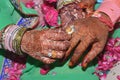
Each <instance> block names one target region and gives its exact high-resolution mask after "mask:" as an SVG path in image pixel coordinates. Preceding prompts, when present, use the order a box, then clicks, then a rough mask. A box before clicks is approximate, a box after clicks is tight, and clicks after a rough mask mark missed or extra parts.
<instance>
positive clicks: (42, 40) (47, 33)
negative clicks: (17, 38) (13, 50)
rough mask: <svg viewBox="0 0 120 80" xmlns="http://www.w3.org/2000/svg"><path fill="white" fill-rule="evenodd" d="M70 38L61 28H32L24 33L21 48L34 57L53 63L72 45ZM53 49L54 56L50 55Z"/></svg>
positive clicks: (46, 62)
mask: <svg viewBox="0 0 120 80" xmlns="http://www.w3.org/2000/svg"><path fill="white" fill-rule="evenodd" d="M28 36H29V37H28ZM70 38H71V36H70V35H68V34H67V33H66V32H64V31H62V30H61V29H45V30H41V31H40V30H30V31H27V32H26V33H25V34H24V35H23V38H22V41H21V48H22V51H23V52H25V53H27V54H28V55H30V56H32V57H33V58H35V59H37V60H40V61H42V62H43V63H45V64H51V63H53V62H55V61H56V59H61V58H63V56H64V54H65V52H66V51H67V49H68V48H69V46H70V42H69V40H70ZM51 51H52V55H53V56H49V55H48V53H49V52H51Z"/></svg>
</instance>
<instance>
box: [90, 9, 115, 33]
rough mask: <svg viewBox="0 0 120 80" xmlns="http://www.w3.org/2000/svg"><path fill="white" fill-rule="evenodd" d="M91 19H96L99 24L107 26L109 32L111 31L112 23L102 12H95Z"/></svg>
mask: <svg viewBox="0 0 120 80" xmlns="http://www.w3.org/2000/svg"><path fill="white" fill-rule="evenodd" d="M91 17H97V18H98V19H99V20H100V21H101V22H103V23H104V24H105V25H107V26H108V28H109V31H111V30H113V23H112V21H111V19H110V17H109V16H108V15H107V14H106V13H104V12H100V11H95V12H94V13H93V14H92V15H91Z"/></svg>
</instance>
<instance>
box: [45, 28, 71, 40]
mask: <svg viewBox="0 0 120 80" xmlns="http://www.w3.org/2000/svg"><path fill="white" fill-rule="evenodd" d="M45 37H46V38H48V39H51V40H55V41H58V40H60V41H63V40H70V38H71V35H69V34H67V33H66V32H65V31H62V30H61V29H57V30H54V29H53V30H50V32H46V33H45Z"/></svg>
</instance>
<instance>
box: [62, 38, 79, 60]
mask: <svg viewBox="0 0 120 80" xmlns="http://www.w3.org/2000/svg"><path fill="white" fill-rule="evenodd" d="M79 41H80V39H79V37H78V36H74V37H73V38H72V39H71V41H70V42H71V44H70V47H69V49H68V50H67V52H66V54H65V57H64V59H63V61H64V60H65V59H66V58H67V57H68V56H69V55H70V53H71V51H72V50H73V49H74V48H75V46H76V45H77V44H78V43H79Z"/></svg>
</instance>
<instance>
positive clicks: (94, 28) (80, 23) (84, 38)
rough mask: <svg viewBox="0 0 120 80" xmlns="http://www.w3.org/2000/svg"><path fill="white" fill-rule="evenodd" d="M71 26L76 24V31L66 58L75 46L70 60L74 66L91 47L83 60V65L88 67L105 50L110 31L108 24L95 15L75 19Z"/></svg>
mask: <svg viewBox="0 0 120 80" xmlns="http://www.w3.org/2000/svg"><path fill="white" fill-rule="evenodd" d="M71 26H72V28H73V26H74V33H73V34H72V39H71V40H70V42H71V46H70V47H69V49H68V51H67V52H66V55H65V59H66V58H67V57H68V56H69V55H70V53H71V51H72V50H73V49H74V48H75V50H74V54H73V55H72V58H71V60H70V62H69V66H70V67H72V66H74V65H75V64H76V63H77V62H78V60H79V58H80V57H81V56H82V55H83V53H84V52H85V51H86V50H87V48H88V47H91V49H90V51H89V52H88V53H87V54H86V56H85V57H84V59H83V61H82V67H86V66H87V64H88V63H89V62H90V61H92V60H93V59H94V58H95V57H96V56H97V55H98V54H99V53H100V52H101V51H102V50H103V48H104V46H105V44H106V41H107V37H108V33H109V29H108V26H107V25H106V24H105V23H103V22H101V21H100V20H99V19H98V18H95V17H88V18H84V19H79V20H76V21H73V22H72V23H70V24H69V25H68V26H67V28H70V27H71ZM67 28H66V30H67Z"/></svg>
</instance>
